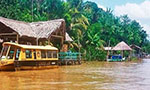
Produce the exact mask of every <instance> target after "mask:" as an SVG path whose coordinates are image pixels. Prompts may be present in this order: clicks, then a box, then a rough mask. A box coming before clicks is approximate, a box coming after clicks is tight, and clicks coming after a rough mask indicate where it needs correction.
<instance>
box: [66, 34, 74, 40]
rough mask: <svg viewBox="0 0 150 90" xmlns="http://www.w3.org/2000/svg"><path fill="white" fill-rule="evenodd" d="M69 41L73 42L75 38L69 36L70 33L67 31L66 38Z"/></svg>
mask: <svg viewBox="0 0 150 90" xmlns="http://www.w3.org/2000/svg"><path fill="white" fill-rule="evenodd" d="M65 41H67V42H72V41H73V40H72V39H71V37H70V36H69V34H68V33H66V40H65Z"/></svg>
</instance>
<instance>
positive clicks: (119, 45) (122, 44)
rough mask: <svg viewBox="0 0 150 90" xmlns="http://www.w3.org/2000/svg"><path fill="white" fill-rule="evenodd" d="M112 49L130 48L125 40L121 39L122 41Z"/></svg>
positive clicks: (127, 49) (129, 49)
mask: <svg viewBox="0 0 150 90" xmlns="http://www.w3.org/2000/svg"><path fill="white" fill-rule="evenodd" d="M112 50H116V51H117V50H120V51H124V50H126V51H131V50H132V49H131V48H130V47H129V46H128V45H127V44H126V43H125V42H123V41H122V42H120V43H118V44H117V45H116V46H115V47H114V48H113V49H112Z"/></svg>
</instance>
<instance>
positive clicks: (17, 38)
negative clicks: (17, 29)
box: [16, 34, 19, 44]
mask: <svg viewBox="0 0 150 90" xmlns="http://www.w3.org/2000/svg"><path fill="white" fill-rule="evenodd" d="M16 40H17V43H18V44H19V35H18V34H17V37H16Z"/></svg>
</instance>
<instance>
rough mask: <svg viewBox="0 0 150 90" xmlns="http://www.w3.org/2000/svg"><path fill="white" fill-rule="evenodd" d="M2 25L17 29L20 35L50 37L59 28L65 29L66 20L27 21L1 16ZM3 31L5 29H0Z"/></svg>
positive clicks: (0, 22) (0, 23)
mask: <svg viewBox="0 0 150 90" xmlns="http://www.w3.org/2000/svg"><path fill="white" fill-rule="evenodd" d="M0 25H1V26H4V27H5V28H6V27H7V28H9V29H11V30H13V31H15V32H16V33H17V34H19V36H20V37H23V36H27V37H33V38H48V37H49V36H50V35H51V34H52V33H53V32H54V31H56V30H59V29H60V28H61V29H65V28H62V27H65V20H64V19H57V20H50V21H40V22H32V23H26V22H23V21H16V20H12V19H7V18H3V17H0ZM3 31H4V30H2V29H0V33H1V32H3ZM64 31H65V30H64ZM64 34H65V33H64ZM64 36H65V35H64Z"/></svg>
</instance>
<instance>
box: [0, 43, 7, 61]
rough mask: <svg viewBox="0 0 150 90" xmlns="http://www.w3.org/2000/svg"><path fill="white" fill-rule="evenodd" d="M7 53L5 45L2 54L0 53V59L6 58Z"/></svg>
mask: <svg viewBox="0 0 150 90" xmlns="http://www.w3.org/2000/svg"><path fill="white" fill-rule="evenodd" d="M7 51H8V45H5V46H4V47H3V49H2V52H1V59H5V58H6V54H7Z"/></svg>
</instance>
